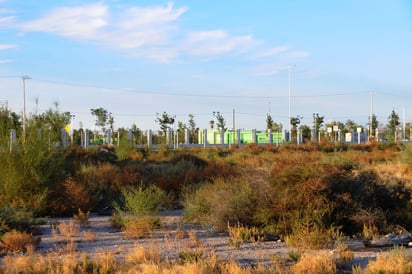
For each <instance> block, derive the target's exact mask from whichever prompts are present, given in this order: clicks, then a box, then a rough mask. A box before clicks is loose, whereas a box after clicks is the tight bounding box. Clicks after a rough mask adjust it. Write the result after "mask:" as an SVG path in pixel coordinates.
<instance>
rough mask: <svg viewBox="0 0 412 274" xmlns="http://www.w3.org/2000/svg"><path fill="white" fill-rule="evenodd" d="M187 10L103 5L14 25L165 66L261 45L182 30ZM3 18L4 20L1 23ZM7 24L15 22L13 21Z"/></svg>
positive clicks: (245, 37)
mask: <svg viewBox="0 0 412 274" xmlns="http://www.w3.org/2000/svg"><path fill="white" fill-rule="evenodd" d="M187 10H188V8H187V7H175V6H174V4H173V3H172V2H169V3H168V4H166V5H158V6H149V7H139V6H133V7H128V8H124V7H123V8H122V7H110V6H108V5H106V4H104V2H98V3H94V4H88V5H81V6H72V7H59V8H55V9H53V10H51V11H49V12H48V13H46V14H45V15H44V16H43V17H41V18H37V19H34V20H31V21H26V22H21V23H15V22H14V23H12V24H9V25H14V28H16V29H18V30H19V31H23V32H47V33H52V34H55V35H58V36H63V37H67V38H70V39H74V40H79V41H84V42H89V43H94V44H97V45H99V46H103V47H106V48H111V49H114V50H122V51H124V52H126V53H127V54H129V55H130V56H134V57H139V58H146V59H152V60H155V61H158V62H165V63H168V62H171V61H173V60H176V59H178V58H179V57H181V56H196V57H201V58H216V57H219V56H223V55H226V56H236V55H239V54H244V53H252V52H253V50H255V49H256V46H257V45H260V44H262V42H261V41H258V40H256V39H255V38H254V37H253V36H252V35H233V34H231V33H229V32H228V31H226V30H222V29H217V30H205V31H196V30H193V31H185V30H182V29H181V28H180V27H179V25H178V23H179V19H180V18H181V17H182V16H183V14H185V13H186V12H187ZM1 20H2V18H1V17H0V23H1ZM3 20H5V21H7V22H12V21H14V17H13V18H12V17H4V18H3ZM284 51H288V47H286V46H280V47H276V48H271V49H268V50H265V51H262V52H261V53H259V54H256V55H255V57H254V58H256V59H257V58H264V57H269V56H275V55H277V54H280V53H283V52H284Z"/></svg>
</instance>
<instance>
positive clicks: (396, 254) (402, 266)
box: [364, 248, 412, 274]
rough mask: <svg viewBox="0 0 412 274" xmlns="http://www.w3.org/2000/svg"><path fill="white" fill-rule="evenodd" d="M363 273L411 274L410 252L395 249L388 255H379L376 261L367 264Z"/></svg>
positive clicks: (411, 255) (411, 257)
mask: <svg viewBox="0 0 412 274" xmlns="http://www.w3.org/2000/svg"><path fill="white" fill-rule="evenodd" d="M364 273H365V274H369V273H399V274H407V273H412V252H411V251H407V250H405V249H402V248H396V249H394V250H392V251H391V252H389V253H382V254H379V255H378V256H377V258H376V261H370V262H369V263H368V266H367V267H366V269H365V272H364Z"/></svg>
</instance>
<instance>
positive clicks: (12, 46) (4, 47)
mask: <svg viewBox="0 0 412 274" xmlns="http://www.w3.org/2000/svg"><path fill="white" fill-rule="evenodd" d="M15 47H16V45H12V44H0V50H6V49H12V48H15Z"/></svg>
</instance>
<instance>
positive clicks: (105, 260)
mask: <svg viewBox="0 0 412 274" xmlns="http://www.w3.org/2000/svg"><path fill="white" fill-rule="evenodd" d="M94 261H95V265H97V266H98V267H97V269H96V270H95V271H96V273H114V272H115V270H116V269H117V262H116V259H115V256H114V254H113V252H111V251H105V252H103V253H101V254H99V256H97V258H96V259H95V260H94Z"/></svg>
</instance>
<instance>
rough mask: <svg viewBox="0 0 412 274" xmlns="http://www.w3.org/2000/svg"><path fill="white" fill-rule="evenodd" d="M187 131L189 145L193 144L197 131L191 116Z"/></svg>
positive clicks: (190, 115)
mask: <svg viewBox="0 0 412 274" xmlns="http://www.w3.org/2000/svg"><path fill="white" fill-rule="evenodd" d="M188 124H189V131H190V140H189V141H190V143H194V142H195V140H196V136H197V132H198V129H197V128H196V122H195V119H194V116H193V114H189V121H188Z"/></svg>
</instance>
